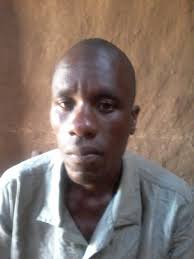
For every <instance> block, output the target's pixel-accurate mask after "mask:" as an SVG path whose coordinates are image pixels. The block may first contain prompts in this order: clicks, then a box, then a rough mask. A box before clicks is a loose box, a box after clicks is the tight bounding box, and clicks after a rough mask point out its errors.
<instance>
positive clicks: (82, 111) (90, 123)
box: [69, 105, 97, 138]
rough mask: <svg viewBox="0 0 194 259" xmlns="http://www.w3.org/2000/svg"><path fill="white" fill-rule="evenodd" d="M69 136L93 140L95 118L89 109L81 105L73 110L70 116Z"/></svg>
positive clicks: (95, 131) (95, 132) (95, 129)
mask: <svg viewBox="0 0 194 259" xmlns="http://www.w3.org/2000/svg"><path fill="white" fill-rule="evenodd" d="M69 134H70V135H71V136H78V137H85V138H94V137H95V136H96V134H97V125H96V118H95V115H94V113H93V112H92V110H91V108H90V107H88V106H86V105H83V106H81V107H78V108H76V109H75V111H74V113H73V114H72V120H71V123H70V128H69Z"/></svg>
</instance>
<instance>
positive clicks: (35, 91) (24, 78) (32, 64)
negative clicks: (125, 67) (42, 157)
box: [0, 0, 194, 183]
mask: <svg viewBox="0 0 194 259" xmlns="http://www.w3.org/2000/svg"><path fill="white" fill-rule="evenodd" d="M0 30H1V34H0V56H1V63H0V89H1V94H0V125H1V126H0V171H1V172H3V171H4V169H5V168H7V167H9V166H11V165H13V164H15V163H17V162H19V161H21V160H23V159H25V158H28V157H29V156H30V154H31V152H32V150H38V151H41V152H43V151H46V150H48V149H50V148H53V147H55V146H56V144H55V139H54V136H53V134H52V131H51V128H50V125H49V121H48V118H49V112H48V109H49V105H50V79H51V73H52V70H53V66H54V64H55V62H56V60H58V59H59V58H60V56H61V55H62V54H63V53H64V51H65V50H66V49H68V48H69V47H70V46H71V45H72V44H74V43H75V42H77V41H78V40H80V39H82V38H88V37H102V38H105V39H107V40H109V41H112V42H113V43H115V44H116V45H118V46H119V47H120V48H121V49H122V50H124V51H125V52H126V54H127V55H128V56H129V57H130V58H131V60H132V62H133V64H134V66H135V69H136V74H137V84H138V95H137V103H138V104H139V105H140V106H141V114H140V118H139V122H138V125H137V132H136V135H135V136H133V137H132V138H131V139H130V141H129V145H128V148H130V149H131V150H133V151H135V152H138V153H140V154H142V155H143V156H145V157H147V158H150V159H153V160H156V161H158V162H160V163H161V164H162V165H163V166H165V167H167V168H168V169H170V170H172V171H173V172H175V173H176V174H178V175H181V176H183V177H184V178H185V179H186V180H187V181H189V182H190V183H192V182H194V163H193V154H194V2H193V1H192V0H174V1H167V0H158V1H155V0H154V1H153V0H131V1H128V0H120V1H117V0H96V1H90V0H80V1H76V0H71V1H67V0H63V1H61V0H52V1H46V0H39V1H32V0H28V1H24V0H12V1H11V0H1V2H0Z"/></svg>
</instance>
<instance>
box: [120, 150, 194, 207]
mask: <svg viewBox="0 0 194 259" xmlns="http://www.w3.org/2000/svg"><path fill="white" fill-rule="evenodd" d="M124 157H125V160H126V162H127V163H128V164H129V168H130V164H133V168H134V170H135V171H136V173H138V176H139V178H140V181H141V182H147V183H149V184H151V185H152V186H156V187H158V188H160V189H161V191H169V192H172V193H176V194H178V195H179V196H182V198H183V199H184V200H187V201H188V202H191V201H192V199H193V197H192V192H191V188H190V187H189V185H188V184H187V183H186V182H185V181H184V180H183V179H182V178H180V177H178V176H177V175H175V174H174V173H172V172H170V171H169V170H167V169H165V168H163V167H162V166H160V165H159V164H157V163H156V162H153V161H151V160H148V159H145V158H143V157H142V156H140V155H138V154H135V153H132V152H130V151H127V152H126V153H125V156H124Z"/></svg>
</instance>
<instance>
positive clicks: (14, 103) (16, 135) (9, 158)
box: [0, 0, 25, 173]
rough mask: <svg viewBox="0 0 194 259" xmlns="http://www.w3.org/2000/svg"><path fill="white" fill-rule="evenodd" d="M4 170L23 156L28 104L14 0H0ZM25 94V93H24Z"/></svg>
mask: <svg viewBox="0 0 194 259" xmlns="http://www.w3.org/2000/svg"><path fill="white" fill-rule="evenodd" d="M0 32H1V33H0V57H1V59H0V173H2V172H3V171H4V170H5V169H6V168H7V167H10V166H11V165H13V164H15V163H16V162H18V161H19V160H20V157H21V153H22V143H21V142H20V136H21V132H19V126H20V123H21V122H22V120H23V115H24V112H25V108H24V107H23V105H22V99H23V98H24V91H23V89H22V88H23V86H22V82H21V73H22V64H21V59H20V57H21V53H20V50H21V42H20V36H21V35H20V28H19V22H18V19H17V15H16V13H15V11H14V6H13V2H12V1H11V0H1V2H0ZM22 96H23V97H22Z"/></svg>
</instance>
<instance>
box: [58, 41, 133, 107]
mask: <svg viewBox="0 0 194 259" xmlns="http://www.w3.org/2000/svg"><path fill="white" fill-rule="evenodd" d="M88 58H89V59H90V60H91V61H92V60H99V59H101V58H104V59H106V63H107V64H105V67H106V66H112V67H113V68H114V69H115V71H117V73H118V74H119V76H120V77H121V78H123V79H124V80H125V84H126V86H127V87H128V88H129V90H130V91H129V93H130V94H129V99H130V103H131V104H132V105H133V103H134V99H135V95H136V79H135V71H134V68H133V65H132V63H131V62H130V60H129V59H128V57H127V56H126V55H125V53H124V52H123V51H122V50H121V49H119V48H118V47H117V46H115V45H114V44H112V43H110V42H108V41H106V40H104V39H100V38H91V39H85V40H81V41H79V42H78V43H77V44H75V45H74V46H72V47H71V48H70V49H69V50H68V51H67V52H66V53H65V55H64V56H63V57H62V59H61V60H60V61H59V62H58V64H57V65H56V66H55V72H54V76H53V78H54V77H55V76H56V74H58V72H59V71H60V70H64V69H68V68H72V67H73V66H74V65H75V64H79V62H80V61H83V60H86V59H88ZM80 65H81V63H80ZM103 65H104V64H103ZM98 68H99V62H96V69H98Z"/></svg>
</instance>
